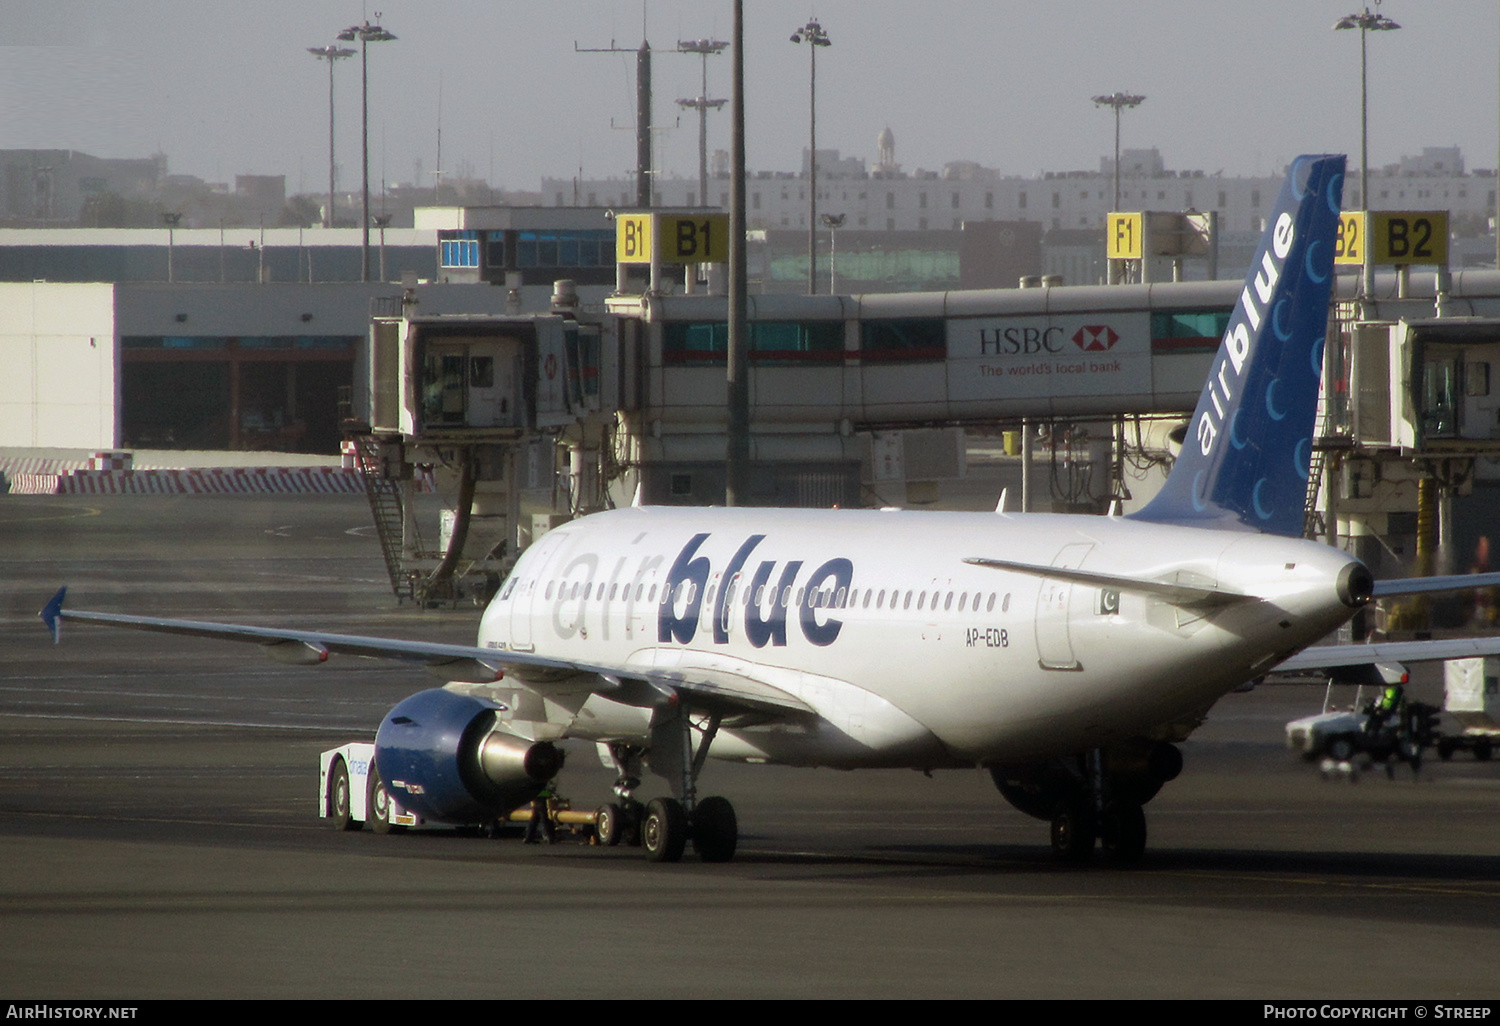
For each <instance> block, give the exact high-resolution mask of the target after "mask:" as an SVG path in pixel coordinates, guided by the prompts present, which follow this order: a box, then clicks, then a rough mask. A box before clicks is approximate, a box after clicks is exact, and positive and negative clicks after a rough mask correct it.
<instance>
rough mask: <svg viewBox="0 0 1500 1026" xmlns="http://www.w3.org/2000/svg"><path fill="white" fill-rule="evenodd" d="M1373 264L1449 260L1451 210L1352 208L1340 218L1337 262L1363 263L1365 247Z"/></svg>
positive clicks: (1425, 262) (1441, 261) (1444, 262)
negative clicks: (1366, 209)
mask: <svg viewBox="0 0 1500 1026" xmlns="http://www.w3.org/2000/svg"><path fill="white" fill-rule="evenodd" d="M1366 246H1368V247H1369V251H1370V262H1371V263H1372V264H1398V265H1399V264H1434V265H1438V266H1446V265H1447V263H1448V211H1446V210H1368V211H1363V210H1350V211H1345V212H1344V213H1343V215H1342V216H1340V218H1339V242H1338V250H1337V252H1336V253H1335V255H1334V262H1335V263H1338V264H1360V263H1363V262H1364V256H1365V254H1364V250H1365V247H1366Z"/></svg>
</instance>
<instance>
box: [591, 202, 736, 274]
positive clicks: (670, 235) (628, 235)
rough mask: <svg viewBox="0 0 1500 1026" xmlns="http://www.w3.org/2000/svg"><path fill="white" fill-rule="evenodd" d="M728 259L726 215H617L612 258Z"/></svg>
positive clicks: (689, 261) (683, 261)
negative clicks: (654, 255)
mask: <svg viewBox="0 0 1500 1026" xmlns="http://www.w3.org/2000/svg"><path fill="white" fill-rule="evenodd" d="M653 253H655V254H656V259H657V260H659V261H660V262H661V263H664V264H723V263H728V262H729V215H727V214H708V213H704V214H620V215H619V216H617V217H616V218H615V261H616V262H617V263H621V264H649V263H651V259H652V254H653Z"/></svg>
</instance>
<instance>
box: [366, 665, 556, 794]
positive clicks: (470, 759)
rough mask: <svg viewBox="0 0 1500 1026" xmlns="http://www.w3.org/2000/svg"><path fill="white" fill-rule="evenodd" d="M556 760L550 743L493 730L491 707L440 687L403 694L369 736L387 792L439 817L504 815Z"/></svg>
mask: <svg viewBox="0 0 1500 1026" xmlns="http://www.w3.org/2000/svg"><path fill="white" fill-rule="evenodd" d="M562 764H563V752H562V750H561V749H559V748H558V747H557V746H556V745H554V744H552V743H551V742H550V741H539V742H533V741H527V740H525V739H523V738H519V737H516V736H515V735H513V734H507V733H505V732H504V731H501V730H498V729H497V728H496V715H495V709H494V707H493V706H490V705H487V704H486V703H484V702H482V701H480V700H479V699H476V698H471V697H469V696H468V695H456V694H454V693H453V692H451V691H444V690H443V689H442V688H433V689H432V690H430V691H422V692H419V693H417V694H415V695H412V696H411V697H410V698H407V699H405V700H403V701H402V702H401V703H400V704H398V705H397V706H396V707H395V708H394V709H392V710H391V711H390V712H389V713H387V714H386V716H385V719H384V720H382V721H381V723H380V730H379V731H378V732H377V733H376V735H375V765H376V767H377V768H378V769H379V770H380V778H381V780H383V781H385V786H386V789H387V790H388V791H389V792H390V795H391V797H392V798H394V799H395V800H396V801H397V802H398V803H400V804H401V806H402V807H403V808H406V809H408V810H410V811H412V812H415V813H416V814H417V815H419V816H421V817H422V818H423V819H426V820H433V821H437V822H443V823H481V822H484V821H486V820H490V819H494V818H495V817H497V816H501V815H504V814H505V813H507V812H510V811H511V810H512V809H514V808H516V807H517V806H520V805H524V804H526V803H527V802H529V801H531V800H532V799H533V798H535V797H536V796H537V795H538V794H539V793H540V792H541V790H542V787H543V786H544V785H545V784H546V783H547V781H549V780H551V779H552V778H553V777H554V776H556V775H557V771H558V770H560V769H562Z"/></svg>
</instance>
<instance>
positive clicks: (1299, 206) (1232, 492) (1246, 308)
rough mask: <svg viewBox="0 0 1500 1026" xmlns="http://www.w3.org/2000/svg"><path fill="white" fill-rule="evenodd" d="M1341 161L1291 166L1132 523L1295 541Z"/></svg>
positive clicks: (1301, 160) (1302, 161)
mask: <svg viewBox="0 0 1500 1026" xmlns="http://www.w3.org/2000/svg"><path fill="white" fill-rule="evenodd" d="M1343 185H1344V158H1343V157H1342V156H1304V157H1298V158H1297V159H1296V160H1295V161H1293V162H1292V166H1291V170H1290V173H1289V174H1288V175H1287V179H1286V184H1285V185H1284V186H1282V189H1281V197H1280V198H1279V199H1278V200H1277V201H1276V209H1275V212H1274V213H1273V214H1272V215H1271V219H1270V221H1269V222H1268V227H1267V228H1266V233H1265V236H1264V237H1263V238H1262V239H1261V242H1260V248H1259V249H1258V250H1257V252H1256V254H1255V261H1254V263H1252V264H1251V265H1250V274H1249V276H1248V277H1246V279H1245V288H1244V291H1243V292H1241V293H1240V299H1239V302H1238V303H1236V304H1235V307H1234V313H1233V314H1232V315H1231V316H1230V318H1229V327H1228V330H1227V331H1226V332H1225V333H1224V340H1223V342H1222V343H1220V345H1219V352H1218V355H1217V356H1215V357H1214V362H1213V366H1212V368H1211V369H1210V371H1209V375H1208V381H1207V383H1206V384H1204V386H1203V394H1202V396H1200V397H1199V399H1198V408H1197V409H1196V410H1195V411H1194V412H1193V419H1192V421H1191V422H1190V423H1189V425H1188V432H1187V438H1186V439H1185V440H1184V441H1183V445H1182V454H1181V455H1180V456H1179V457H1178V459H1177V464H1176V465H1175V466H1174V467H1173V468H1172V473H1171V475H1170V476H1168V478H1167V481H1166V484H1164V485H1163V486H1162V490H1161V492H1160V493H1159V494H1157V496H1156V498H1154V499H1152V500H1151V502H1150V503H1149V504H1148V505H1147V506H1146V508H1145V509H1143V510H1141V511H1140V512H1138V513H1136V514H1134V517H1135V518H1136V519H1139V520H1149V521H1155V522H1162V523H1177V524H1184V525H1195V526H1200V527H1219V528H1229V529H1238V530H1247V529H1248V530H1252V531H1264V532H1267V533H1269V534H1280V535H1286V536H1289V537H1300V536H1301V534H1302V522H1303V506H1304V504H1305V503H1306V500H1307V477H1308V467H1309V464H1310V461H1311V457H1312V434H1313V421H1314V419H1315V417H1316V414H1317V406H1318V383H1319V380H1320V379H1321V378H1322V375H1323V342H1324V338H1325V336H1326V335H1327V331H1328V298H1329V291H1330V289H1331V288H1332V285H1333V245H1334V234H1335V231H1336V230H1337V228H1338V219H1339V205H1340V199H1341V194H1342V192H1343Z"/></svg>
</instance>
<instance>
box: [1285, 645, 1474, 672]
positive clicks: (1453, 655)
mask: <svg viewBox="0 0 1500 1026" xmlns="http://www.w3.org/2000/svg"><path fill="white" fill-rule="evenodd" d="M1487 655H1500V637H1485V638H1442V639H1438V640H1434V641H1377V642H1374V643H1372V644H1361V645H1314V646H1313V647H1312V648H1305V649H1303V650H1302V651H1301V652H1298V653H1297V654H1296V655H1294V656H1292V657H1291V658H1289V659H1283V660H1282V661H1281V662H1279V663H1277V664H1276V666H1275V667H1274V668H1273V669H1272V671H1271V672H1273V673H1283V672H1288V671H1295V670H1322V669H1334V668H1337V667H1341V666H1361V665H1364V664H1366V663H1425V662H1433V661H1436V660H1441V659H1468V658H1471V657H1473V656H1487Z"/></svg>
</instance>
